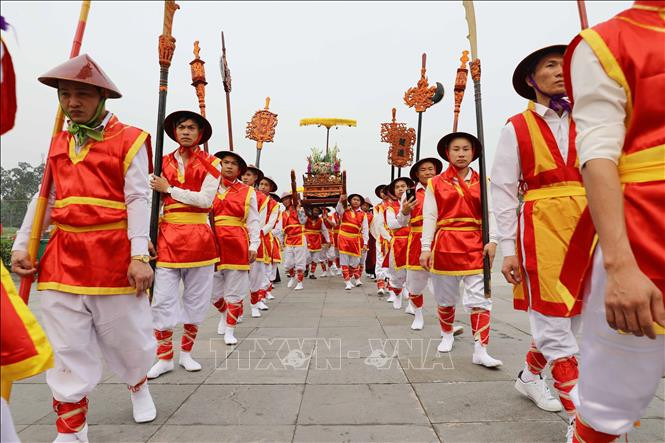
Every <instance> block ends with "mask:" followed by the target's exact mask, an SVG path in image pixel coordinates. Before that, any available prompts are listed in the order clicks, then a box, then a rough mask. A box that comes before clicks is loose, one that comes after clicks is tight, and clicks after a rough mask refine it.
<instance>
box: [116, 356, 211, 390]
mask: <svg viewBox="0 0 665 443" xmlns="http://www.w3.org/2000/svg"><path fill="white" fill-rule="evenodd" d="M196 361H197V362H199V363H200V364H201V370H200V371H195V372H189V371H185V368H183V367H182V366H180V365H179V364H178V353H177V352H176V355H175V360H174V362H175V368H174V369H173V371H171V372H167V373H166V374H162V375H160V376H159V377H157V378H155V379H152V380H150V381H149V383H150V386H152V385H160V384H161V385H200V384H201V383H203V382H204V381H205V379H206V378H208V376H209V375H210V374H211V373H212V372H213V371H214V370H215V366H216V365H215V359H212V358H206V359H203V358H199V359H196ZM104 383H105V384H123V385H124V383H122V381H120V380H119V379H118V378H117V377H116V376H113V377H111V378H109V379H108V380H106V381H104Z"/></svg>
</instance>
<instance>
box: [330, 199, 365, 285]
mask: <svg viewBox="0 0 665 443" xmlns="http://www.w3.org/2000/svg"><path fill="white" fill-rule="evenodd" d="M364 200H365V199H364V198H362V196H361V195H360V194H351V195H349V196H348V198H347V196H346V194H342V195H340V197H339V202H338V203H337V208H336V212H337V215H338V216H339V221H340V225H339V237H338V238H337V241H338V245H339V263H340V266H341V268H342V276H343V277H344V282H345V283H346V287H345V288H344V289H345V290H347V291H350V290H351V289H353V287H354V286H360V285H362V282H361V281H360V278H359V266H360V256H361V255H362V251H363V249H365V248H366V247H367V241H368V240H369V227H368V225H367V216H366V214H365V213H364V212H363V211H362V210H361V209H360V205H362V203H363V202H364ZM349 206H350V207H349ZM352 277H354V278H355V283H354V282H352V281H351V278H352Z"/></svg>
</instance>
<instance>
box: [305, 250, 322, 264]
mask: <svg viewBox="0 0 665 443" xmlns="http://www.w3.org/2000/svg"><path fill="white" fill-rule="evenodd" d="M325 261H326V256H325V253H324V252H323V251H315V252H311V251H310V252H309V258H308V259H307V264H309V263H312V262H314V263H323V262H325Z"/></svg>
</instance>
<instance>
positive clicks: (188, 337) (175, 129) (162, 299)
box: [148, 111, 220, 379]
mask: <svg viewBox="0 0 665 443" xmlns="http://www.w3.org/2000/svg"><path fill="white" fill-rule="evenodd" d="M164 131H165V132H166V135H168V136H169V138H171V139H172V140H173V141H175V142H176V143H178V144H179V146H178V148H177V149H176V150H175V151H173V152H172V153H171V154H169V155H167V156H165V157H164V158H163V159H162V176H161V177H156V176H154V175H152V176H151V180H150V187H151V188H152V189H154V190H157V191H159V192H161V193H163V195H164V196H163V198H162V201H161V203H162V211H163V216H162V218H161V221H160V224H159V236H158V239H157V266H156V268H155V285H154V288H153V290H154V294H153V298H152V321H153V327H154V328H155V339H156V340H157V359H158V360H157V363H155V364H154V365H153V367H152V368H151V369H150V371H148V378H149V379H153V378H157V377H159V376H160V375H162V374H164V373H166V372H169V371H172V370H173V366H174V364H173V329H174V328H175V326H176V325H177V324H178V323H183V334H182V339H181V344H180V358H179V364H180V366H182V367H183V368H185V370H187V371H200V370H201V365H200V364H199V363H198V362H197V361H196V360H194V359H193V358H192V356H191V350H192V347H193V346H194V340H196V334H197V332H198V329H199V325H200V324H201V322H203V320H204V319H205V315H206V312H207V310H208V307H209V306H210V295H211V294H212V277H213V274H214V272H215V263H217V262H218V261H219V256H218V254H217V247H216V245H215V238H214V235H213V232H212V228H211V227H210V224H209V223H208V212H209V211H210V208H211V207H212V201H213V199H214V198H215V194H216V193H217V187H218V186H219V179H220V172H219V159H218V158H216V157H214V156H212V155H210V154H207V153H205V152H203V151H202V150H201V147H200V145H202V144H204V143H206V142H207V141H208V139H209V138H210V136H211V135H212V127H211V126H210V123H209V122H208V121H207V120H206V119H205V118H203V117H202V116H201V115H199V114H197V113H195V112H190V111H176V112H173V113H172V114H170V115H169V116H168V117H166V119H165V120H164ZM181 282H182V284H183V286H184V290H183V293H182V300H181V297H180V284H181Z"/></svg>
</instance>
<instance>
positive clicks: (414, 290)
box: [397, 157, 443, 330]
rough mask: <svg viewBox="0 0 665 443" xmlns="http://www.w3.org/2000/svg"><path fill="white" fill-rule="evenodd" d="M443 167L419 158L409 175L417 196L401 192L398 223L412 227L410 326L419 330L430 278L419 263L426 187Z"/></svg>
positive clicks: (408, 284)
mask: <svg viewBox="0 0 665 443" xmlns="http://www.w3.org/2000/svg"><path fill="white" fill-rule="evenodd" d="M442 170H443V163H441V160H439V159H438V158H434V157H428V158H423V159H421V160H419V161H417V162H416V163H415V164H414V165H413V166H411V170H410V171H409V176H410V177H411V179H412V180H414V181H416V182H417V183H418V184H417V185H416V188H415V196H414V197H411V198H410V199H407V196H406V193H404V194H403V195H402V199H401V206H400V211H399V214H397V222H398V223H399V225H400V226H408V227H409V238H408V242H407V245H408V246H407V249H408V250H407V263H406V287H407V290H408V291H409V300H410V301H411V303H413V306H414V311H415V312H414V314H415V318H414V319H413V323H412V324H411V329H414V330H420V329H422V328H423V326H424V319H423V291H424V290H425V287H426V286H427V282H428V281H429V271H428V270H426V269H425V268H423V267H422V266H421V265H420V252H421V243H420V239H421V237H422V235H423V203H424V202H425V189H427V184H428V182H429V180H430V179H431V178H433V177H434V176H437V175H439V174H440V173H441V171H442Z"/></svg>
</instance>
